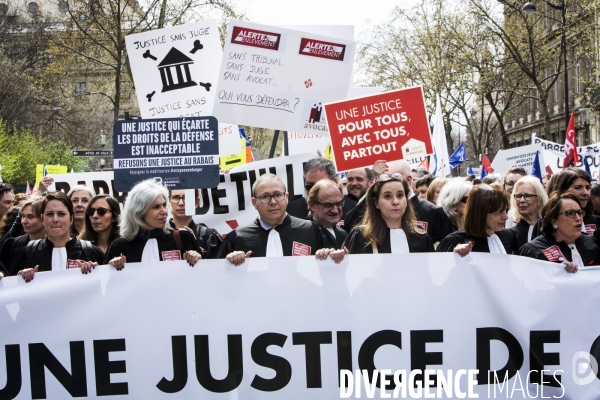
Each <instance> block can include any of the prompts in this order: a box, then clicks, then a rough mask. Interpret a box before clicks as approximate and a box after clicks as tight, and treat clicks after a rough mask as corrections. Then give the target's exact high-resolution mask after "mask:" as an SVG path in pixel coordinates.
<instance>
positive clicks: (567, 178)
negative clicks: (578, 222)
mask: <svg viewBox="0 0 600 400" xmlns="http://www.w3.org/2000/svg"><path fill="white" fill-rule="evenodd" d="M577 179H583V180H585V181H586V182H587V183H589V184H590V185H591V184H592V179H591V178H590V175H589V174H588V173H587V172H585V171H584V170H582V169H579V168H574V167H568V168H565V169H564V170H563V171H562V172H561V173H559V174H558V178H556V181H555V182H553V183H554V185H553V187H552V188H550V189H552V191H555V190H557V191H558V192H559V193H565V192H567V191H568V190H569V189H570V188H571V186H573V184H574V183H575V181H576V180H577ZM548 189H549V187H547V188H546V192H548ZM550 193H552V192H548V194H550ZM585 212H586V213H587V214H589V215H592V214H593V213H594V205H593V204H592V202H591V201H588V202H587V204H586V206H585Z"/></svg>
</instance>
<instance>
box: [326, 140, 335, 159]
mask: <svg viewBox="0 0 600 400" xmlns="http://www.w3.org/2000/svg"><path fill="white" fill-rule="evenodd" d="M325 158H326V159H328V160H329V161H331V162H332V163H334V164H335V159H334V158H333V151H331V143H328V144H327V147H326V148H325Z"/></svg>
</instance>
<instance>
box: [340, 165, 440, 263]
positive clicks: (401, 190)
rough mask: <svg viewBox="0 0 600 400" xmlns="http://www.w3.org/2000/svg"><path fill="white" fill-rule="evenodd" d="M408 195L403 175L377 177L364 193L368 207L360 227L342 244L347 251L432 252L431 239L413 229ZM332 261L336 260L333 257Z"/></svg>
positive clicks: (412, 213) (353, 252) (415, 227)
mask: <svg viewBox="0 0 600 400" xmlns="http://www.w3.org/2000/svg"><path fill="white" fill-rule="evenodd" d="M409 194H410V187H409V186H408V183H407V182H406V180H405V179H404V178H403V177H402V175H400V174H392V175H387V174H382V175H379V179H377V180H376V181H375V183H373V185H371V187H370V188H369V190H368V191H367V194H366V199H365V201H366V207H367V208H366V211H365V215H364V217H363V219H362V222H361V224H360V225H359V226H357V227H356V228H355V229H353V230H352V231H351V232H350V234H349V235H348V237H347V238H346V240H345V242H344V245H345V247H346V248H347V252H349V253H350V254H363V253H369V254H371V253H372V254H377V253H426V252H433V251H434V248H433V242H432V241H431V237H429V235H428V234H427V233H424V232H423V231H422V230H421V229H420V228H418V227H417V226H416V221H417V219H416V217H415V213H414V211H413V207H412V204H411V202H410V201H408V195H409ZM339 252H345V249H344V250H339V251H337V252H336V253H339ZM332 258H333V259H334V260H336V257H335V254H333V255H332ZM336 261H337V260H336Z"/></svg>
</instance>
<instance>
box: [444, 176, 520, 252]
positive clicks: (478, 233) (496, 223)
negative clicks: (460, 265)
mask: <svg viewBox="0 0 600 400" xmlns="http://www.w3.org/2000/svg"><path fill="white" fill-rule="evenodd" d="M507 211H508V198H507V197H506V195H505V194H504V192H503V191H501V190H498V189H493V188H491V187H490V186H488V185H484V184H481V185H479V186H477V187H474V188H473V189H471V193H470V194H469V196H468V200H467V205H466V207H465V214H464V228H463V229H461V230H458V231H456V232H454V233H451V234H450V235H448V236H446V237H445V238H444V240H442V241H441V242H440V244H439V245H438V247H437V249H436V251H438V252H450V251H453V252H455V253H458V254H460V256H461V257H464V256H466V255H467V254H469V253H470V252H471V251H476V252H481V253H496V254H513V250H516V249H514V247H515V246H516V245H515V244H514V232H513V231H511V230H509V229H504V224H505V223H506V220H507V219H508V214H507Z"/></svg>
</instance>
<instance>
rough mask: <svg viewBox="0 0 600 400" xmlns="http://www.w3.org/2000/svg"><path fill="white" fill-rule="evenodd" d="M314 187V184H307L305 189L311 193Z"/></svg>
mask: <svg viewBox="0 0 600 400" xmlns="http://www.w3.org/2000/svg"><path fill="white" fill-rule="evenodd" d="M313 186H315V184H314V183H305V184H304V189H306V191H307V192H310V189H312V188H313Z"/></svg>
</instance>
